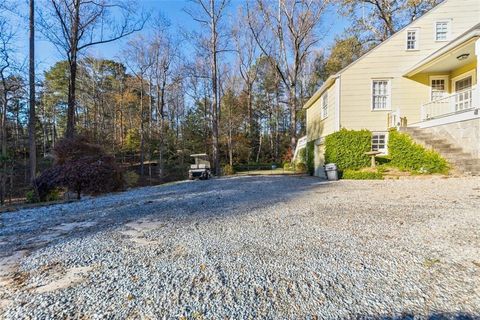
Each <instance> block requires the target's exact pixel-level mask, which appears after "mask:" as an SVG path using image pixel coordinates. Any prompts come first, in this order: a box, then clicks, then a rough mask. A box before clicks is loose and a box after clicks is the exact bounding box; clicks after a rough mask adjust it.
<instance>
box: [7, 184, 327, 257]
mask: <svg viewBox="0 0 480 320" xmlns="http://www.w3.org/2000/svg"><path fill="white" fill-rule="evenodd" d="M326 185H330V184H329V183H328V182H326V181H324V180H320V179H318V178H314V177H308V176H303V177H298V176H297V177H291V176H254V177H253V176H242V177H238V176H236V177H231V178H219V179H212V180H209V181H185V182H180V183H176V184H171V185H163V186H162V185H160V186H154V187H144V188H137V189H133V190H129V191H126V192H121V193H115V194H110V195H105V196H99V197H95V198H90V199H85V200H82V201H79V202H74V203H67V204H59V205H54V206H49V207H39V208H34V209H27V210H21V211H18V212H9V213H4V214H2V215H0V219H1V221H0V222H1V223H0V258H1V257H5V256H10V255H11V254H13V253H14V252H16V251H19V250H27V251H29V252H32V251H34V250H37V249H40V248H43V247H46V246H50V245H55V244H59V243H61V242H63V241H67V240H70V239H74V238H78V237H88V236H90V235H92V234H95V233H97V232H102V231H105V230H108V229H114V228H118V227H120V226H122V225H124V224H126V223H128V222H131V221H134V220H137V219H142V218H154V219H164V218H168V219H172V218H173V219H205V218H222V217H228V216H229V215H241V214H245V213H249V212H250V211H252V210H255V209H258V208H266V207H268V206H271V205H274V204H277V203H282V202H288V201H290V200H291V199H293V198H295V197H297V196H299V195H301V194H302V193H305V192H308V191H310V190H312V189H315V188H319V187H322V186H326ZM69 226H70V228H69ZM77 226H78V227H77Z"/></svg>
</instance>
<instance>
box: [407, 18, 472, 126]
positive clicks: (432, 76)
mask: <svg viewBox="0 0 480 320" xmlns="http://www.w3.org/2000/svg"><path fill="white" fill-rule="evenodd" d="M479 60H480V25H477V26H476V27H474V28H472V29H471V30H470V31H468V32H466V33H465V34H463V35H462V36H460V37H458V38H457V39H455V40H453V41H451V42H450V43H448V44H447V45H445V46H444V47H443V48H441V49H440V50H438V51H436V52H435V53H433V54H432V55H430V56H429V57H427V58H426V59H424V60H423V61H421V62H420V63H419V64H417V65H416V66H414V67H413V68H411V69H410V70H409V71H408V72H407V73H406V74H405V75H404V76H405V77H406V78H408V79H410V80H413V81H416V82H420V83H422V84H424V85H426V86H427V87H428V90H429V99H428V100H429V101H428V102H424V103H423V104H421V105H419V112H420V122H418V123H412V124H409V126H414V127H430V126H435V125H440V124H446V123H452V122H458V121H465V120H469V119H475V118H478V117H479V110H480V86H479V85H478V79H479V78H480V70H479V68H478V66H479V65H480V64H479V63H478V61H479Z"/></svg>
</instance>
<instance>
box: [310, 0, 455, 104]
mask: <svg viewBox="0 0 480 320" xmlns="http://www.w3.org/2000/svg"><path fill="white" fill-rule="evenodd" d="M447 1H449V0H443V1H442V2H440V3H439V4H437V5H436V6H435V7H433V8H431V9H430V10H428V11H427V12H425V13H424V14H423V15H422V16H420V17H419V18H418V19H415V20H413V21H412V22H410V23H409V24H407V25H406V26H404V27H403V28H402V29H400V30H398V31H397V32H395V33H394V34H392V35H391V36H390V37H388V38H387V39H385V40H384V41H382V42H381V43H379V44H378V45H376V46H375V47H373V48H371V49H370V50H368V51H367V52H365V53H364V54H363V55H362V56H361V57H360V58H358V59H357V60H355V61H353V62H352V63H350V64H349V65H348V66H346V67H345V68H343V69H341V70H340V71H338V72H337V73H335V74H334V75H331V76H330V77H328V79H327V80H326V81H325V83H323V85H322V86H321V87H320V88H319V89H318V90H317V91H316V92H315V93H314V95H313V96H312V97H311V98H310V99H308V101H307V102H306V103H305V105H304V106H303V109H308V108H310V107H311V106H312V105H313V103H314V102H315V101H316V100H317V99H318V98H320V97H321V95H322V94H323V92H325V90H326V89H328V88H329V87H330V86H331V85H332V84H333V82H332V80H335V79H337V78H338V77H340V75H341V74H342V73H343V72H344V71H346V70H347V69H349V68H351V67H352V66H354V65H356V64H357V63H358V62H360V61H362V60H363V59H364V58H366V57H367V56H369V55H370V54H372V53H373V52H375V51H376V50H377V49H379V48H380V47H382V46H383V45H384V44H385V43H387V42H389V41H390V40H391V39H392V38H394V37H395V36H397V35H398V34H400V33H401V32H402V31H404V30H406V29H408V28H409V27H410V26H411V25H412V24H413V23H415V22H417V21H418V20H420V19H422V18H423V17H426V16H427V15H429V14H430V13H432V12H434V11H436V10H437V9H438V8H440V7H441V6H442V5H444V4H445V3H446V2H447ZM329 80H330V84H327V82H329Z"/></svg>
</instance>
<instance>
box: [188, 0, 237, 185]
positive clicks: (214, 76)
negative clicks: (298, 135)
mask: <svg viewBox="0 0 480 320" xmlns="http://www.w3.org/2000/svg"><path fill="white" fill-rule="evenodd" d="M193 2H194V3H195V4H197V7H199V9H200V11H201V14H194V13H193V12H192V11H187V12H188V13H189V14H190V16H191V17H192V18H193V19H194V20H195V21H197V22H199V23H201V24H202V25H203V26H205V27H206V28H208V30H209V33H210V35H209V46H208V49H209V58H210V77H211V86H212V110H211V111H212V112H211V113H212V140H213V142H212V154H213V165H214V170H215V174H216V175H220V152H219V151H220V150H219V145H218V141H219V130H218V127H219V121H220V92H219V91H220V85H219V76H218V55H219V53H221V52H222V51H223V50H222V49H221V47H220V32H219V31H220V29H219V28H220V23H221V21H222V18H223V16H224V14H225V9H226V8H227V6H228V4H229V1H228V0H193Z"/></svg>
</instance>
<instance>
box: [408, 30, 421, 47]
mask: <svg viewBox="0 0 480 320" xmlns="http://www.w3.org/2000/svg"><path fill="white" fill-rule="evenodd" d="M412 31H413V32H415V48H413V49H409V48H408V33H409V32H412ZM419 50H420V28H408V29H407V30H406V32H405V51H419Z"/></svg>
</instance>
